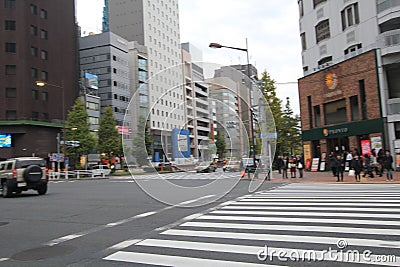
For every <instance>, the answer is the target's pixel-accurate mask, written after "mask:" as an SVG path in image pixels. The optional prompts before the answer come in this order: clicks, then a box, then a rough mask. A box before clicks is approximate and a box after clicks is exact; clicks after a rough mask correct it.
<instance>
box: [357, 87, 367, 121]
mask: <svg viewBox="0 0 400 267" xmlns="http://www.w3.org/2000/svg"><path fill="white" fill-rule="evenodd" d="M358 87H359V89H360V102H361V119H362V120H367V119H368V113H367V97H366V95H365V81H364V80H359V81H358Z"/></svg>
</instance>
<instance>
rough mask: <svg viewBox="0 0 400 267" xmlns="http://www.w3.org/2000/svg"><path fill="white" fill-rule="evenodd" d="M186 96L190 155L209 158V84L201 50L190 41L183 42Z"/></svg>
mask: <svg viewBox="0 0 400 267" xmlns="http://www.w3.org/2000/svg"><path fill="white" fill-rule="evenodd" d="M182 60H183V69H182V70H183V77H184V81H183V83H184V85H185V89H186V90H185V91H184V97H185V99H186V102H185V104H186V105H185V111H186V122H187V126H186V127H187V129H188V130H189V132H190V155H191V156H193V157H195V158H199V157H200V156H201V157H202V158H209V156H210V155H209V154H210V153H209V152H208V150H209V134H210V123H211V121H210V114H209V99H208V94H209V91H208V85H207V84H206V83H205V82H204V70H203V67H202V55H201V51H200V50H199V49H197V48H196V47H194V46H193V45H192V44H190V43H183V44H182Z"/></svg>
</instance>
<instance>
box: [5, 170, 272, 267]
mask: <svg viewBox="0 0 400 267" xmlns="http://www.w3.org/2000/svg"><path fill="white" fill-rule="evenodd" d="M230 175H231V176H229V177H228V176H227V177H222V178H221V174H220V173H211V174H195V173H184V174H182V173H180V174H179V173H177V174H172V175H171V174H170V175H169V176H163V177H162V178H168V183H165V181H166V180H163V179H160V177H157V176H140V177H139V180H137V181H136V182H134V181H133V180H132V179H128V178H119V179H115V178H112V179H106V180H79V181H56V182H50V184H49V190H48V194H47V195H44V196H38V195H37V194H36V192H35V191H28V192H24V193H22V195H20V196H15V197H13V198H9V199H0V265H1V266H89V265H92V266H111V265H115V266H120V265H121V263H116V262H111V261H106V260H104V259H103V258H105V257H106V256H108V255H110V254H112V253H114V252H116V251H118V250H119V249H122V248H123V247H127V246H129V245H132V244H133V243H134V242H135V241H136V240H143V239H146V238H150V237H152V236H154V235H156V234H157V233H159V232H160V231H163V230H165V229H169V228H173V227H174V226H176V225H178V224H180V223H182V222H184V221H187V220H189V219H190V217H187V216H191V215H193V214H195V215H196V214H197V215H198V214H204V213H206V212H208V211H210V209H213V208H214V207H216V206H218V205H220V204H221V203H225V202H226V201H230V200H234V199H236V198H238V197H240V196H243V195H246V194H249V184H250V181H247V180H240V181H239V180H237V179H236V180H235V177H234V176H236V178H237V174H235V175H232V174H230ZM235 181H239V182H238V184H237V185H235V186H234V187H233V188H232V190H231V191H230V192H228V193H227V194H225V195H223V196H222V194H221V192H222V191H224V190H225V191H227V190H226V188H231V187H232V184H234V183H235ZM212 182H214V183H213V184H211V183H212ZM139 185H140V186H139ZM173 185H175V186H173ZM276 186H279V184H267V183H266V184H262V185H261V187H260V188H259V190H269V189H271V188H272V187H276ZM140 187H142V188H143V187H144V188H145V189H146V190H147V191H148V193H145V192H144V191H143V190H142V189H141V188H140ZM149 188H150V189H149ZM174 188H178V189H177V190H178V191H176V192H175V191H174V190H175V189H174ZM187 188H189V190H185V189H187ZM149 191H151V192H149ZM148 194H153V195H157V196H158V197H157V199H159V200H156V199H154V198H152V197H150V196H149V195H148ZM160 200H161V201H160ZM167 203H171V204H172V205H169V204H167ZM180 206H186V207H180ZM185 218H186V219H185Z"/></svg>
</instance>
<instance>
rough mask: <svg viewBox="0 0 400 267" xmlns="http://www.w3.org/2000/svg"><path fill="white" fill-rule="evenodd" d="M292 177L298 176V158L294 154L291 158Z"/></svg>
mask: <svg viewBox="0 0 400 267" xmlns="http://www.w3.org/2000/svg"><path fill="white" fill-rule="evenodd" d="M289 167H290V178H296V158H295V157H294V156H293V157H291V158H290V160H289Z"/></svg>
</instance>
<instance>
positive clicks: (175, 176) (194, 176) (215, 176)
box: [133, 172, 240, 180]
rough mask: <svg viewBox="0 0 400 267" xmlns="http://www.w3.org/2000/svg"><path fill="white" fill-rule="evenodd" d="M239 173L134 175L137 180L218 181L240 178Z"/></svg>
mask: <svg viewBox="0 0 400 267" xmlns="http://www.w3.org/2000/svg"><path fill="white" fill-rule="evenodd" d="M239 177H240V173H239V172H229V173H228V172H226V173H225V172H213V173H195V172H177V173H165V174H149V175H147V174H145V175H133V178H134V179H135V180H157V179H165V180H216V179H233V178H239Z"/></svg>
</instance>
